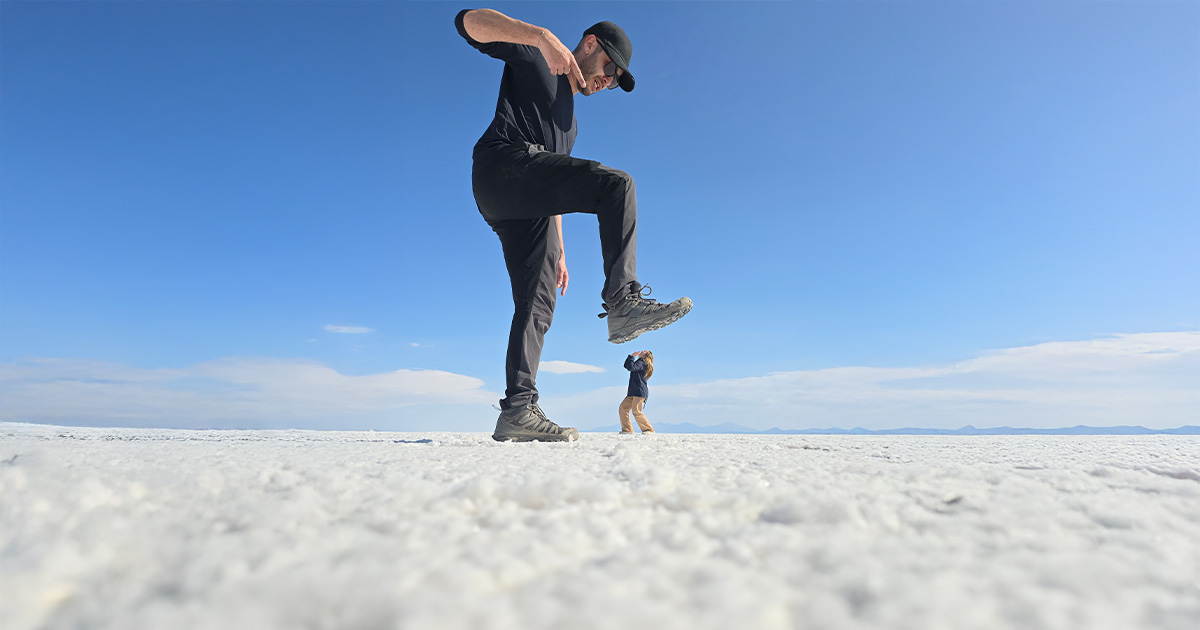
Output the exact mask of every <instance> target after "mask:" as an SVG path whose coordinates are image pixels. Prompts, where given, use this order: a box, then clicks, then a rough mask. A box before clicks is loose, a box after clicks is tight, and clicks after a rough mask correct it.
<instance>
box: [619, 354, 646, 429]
mask: <svg viewBox="0 0 1200 630" xmlns="http://www.w3.org/2000/svg"><path fill="white" fill-rule="evenodd" d="M625 369H626V370H629V389H628V390H626V395H625V400H622V401H621V406H620V407H619V408H618V409H617V415H618V416H620V418H621V433H633V425H632V424H631V423H630V422H629V412H631V411H632V412H633V418H634V419H635V420H637V423H638V428H639V429H641V430H642V433H654V427H653V426H651V425H650V420H649V419H648V418H647V417H646V414H644V413H642V407H643V406H644V405H645V404H646V399H647V398H649V397H650V386H649V385H647V384H646V381H648V380H650V377H651V376H653V375H654V353H653V352H650V351H649V350H639V351H638V352H634V353H633V354H631V355H629V356H628V357H627V358H626V359H625Z"/></svg>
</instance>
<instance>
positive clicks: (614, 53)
mask: <svg viewBox="0 0 1200 630" xmlns="http://www.w3.org/2000/svg"><path fill="white" fill-rule="evenodd" d="M588 35H595V36H596V41H599V42H600V46H601V47H602V48H604V52H606V53H608V58H609V59H612V60H613V63H615V64H617V67H618V68H620V69H621V70H622V72H621V77H620V80H619V82H620V85H621V89H622V90H625V91H626V92H632V91H633V75H632V74H630V73H629V60H630V59H632V58H633V43H632V42H630V41H629V37H628V36H626V35H625V31H624V30H622V29H621V27H620V26H617V25H616V24H613V23H612V22H597V23H596V24H595V25H593V26H592V27H591V28H589V29H588V30H586V31H584V32H583V36H584V37H587V36H588ZM616 85H617V83H616V82H614V83H612V84H610V85H609V89H612V88H613V87H616Z"/></svg>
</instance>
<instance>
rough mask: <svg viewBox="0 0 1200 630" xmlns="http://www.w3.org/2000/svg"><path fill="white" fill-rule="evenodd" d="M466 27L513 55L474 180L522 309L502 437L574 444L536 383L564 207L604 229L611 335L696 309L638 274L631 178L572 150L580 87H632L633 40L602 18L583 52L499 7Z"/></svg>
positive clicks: (472, 36) (589, 90) (481, 43)
mask: <svg viewBox="0 0 1200 630" xmlns="http://www.w3.org/2000/svg"><path fill="white" fill-rule="evenodd" d="M454 24H455V26H456V27H457V28H458V32H459V34H460V35H462V37H463V39H465V40H467V43H468V44H470V45H471V46H473V47H475V48H476V49H478V50H479V51H480V52H482V53H484V54H486V55H488V56H490V57H494V58H496V59H500V60H502V61H504V74H503V76H502V77H501V79H500V97H499V99H498V100H497V102H496V116H495V118H493V119H492V124H491V125H489V126H488V128H487V131H485V132H484V133H483V136H482V137H480V138H479V141H478V142H476V143H475V150H474V153H473V167H472V169H471V186H472V189H473V192H474V193H475V202H476V205H478V206H479V213H480V214H482V215H483V218H484V219H485V220H486V221H487V222H488V225H490V226H491V228H492V230H494V231H495V232H496V235H497V236H499V237H500V244H501V246H502V248H503V250H504V263H505V265H506V266H507V267H508V276H509V279H510V280H511V281H512V293H513V304H514V306H515V312H514V314H513V319H512V328H511V329H510V331H509V336H508V359H507V361H506V364H505V379H506V381H507V389H506V390H505V392H504V394H505V398H504V399H503V400H501V401H500V406H501V412H500V417H499V418H498V419H497V420H496V431H495V433H493V434H492V437H493V438H494V439H496V440H500V441H505V440H516V441H530V440H539V441H568V440H574V439H578V438H579V432H578V431H576V430H575V429H573V428H569V427H560V426H558V425H557V424H555V423H554V422H551V421H550V419H549V418H547V417H546V414H545V413H544V412H543V411H542V409H541V407H539V406H538V404H537V401H538V391H537V387H536V386H535V385H534V382H535V380H536V378H537V369H538V364H539V363H540V362H541V358H542V344H543V340H544V337H545V335H546V331H547V330H549V328H550V322H551V320H552V319H553V317H554V303H555V289H556V288H561V289H562V294H563V295H565V294H566V290H567V282H568V278H569V276H568V274H567V264H566V257H565V255H564V250H563V240H562V214H564V213H567V212H586V213H588V214H594V215H596V217H597V219H598V221H599V224H600V247H601V250H602V251H603V254H604V278H605V283H604V288H603V290H602V291H601V296H602V297H603V299H604V304H603V308H604V311H605V312H604V313H601V314H600V317H608V340H609V341H611V342H613V343H625V342H626V341H629V340H631V339H633V338H635V337H637V336H638V335H640V334H642V333H644V332H646V331H649V330H654V329H656V328H662V327H663V326H666V325H667V324H670V323H672V322H674V321H676V320H678V319H679V318H680V317H683V316H684V315H686V314H687V312H688V311H689V310H691V308H692V301H691V300H689V299H688V298H680V299H678V300H675V301H674V302H671V303H670V304H659V303H657V302H656V301H654V300H651V299H648V298H646V297H645V296H646V295H648V294H649V287H645V288H644V289H643V287H642V285H641V284H640V283H639V282H638V280H637V265H636V249H637V200H636V197H635V195H634V185H633V178H632V177H630V176H629V174H628V173H625V172H623V171H619V170H617V169H614V168H609V167H607V166H604V165H603V164H600V163H599V162H593V161H590V160H581V159H578V158H573V157H571V147H572V146H573V145H574V144H575V132H576V124H575V100H574V97H575V94H577V93H578V94H583V95H584V96H591V95H592V94H596V93H598V92H601V91H602V90H605V89H613V88H616V87H618V86H620V87H621V89H623V90H625V91H626V92H630V91H632V90H633V86H634V80H633V75H632V74H631V73H630V72H629V60H630V58H631V57H632V56H633V44H632V43H630V41H629V38H628V37H627V36H626V35H625V31H624V30H622V29H621V27H619V26H617V25H616V24H613V23H612V22H600V23H598V24H596V25H594V26H592V27H591V28H589V29H587V30H586V31H584V33H583V39H581V40H580V41H579V45H578V46H576V47H575V50H574V51H571V50H568V49H567V47H566V46H564V45H563V44H562V42H560V41H559V39H558V38H557V37H555V36H554V35H553V34H552V33H551V32H550V31H549V30H547V29H544V28H541V27H538V26H533V25H532V24H526V23H525V22H521V21H519V20H515V19H512V18H510V17H508V16H506V15H504V14H502V13H499V12H497V11H493V10H491V9H475V10H471V9H466V10H463V11H461V12H459V14H458V15H457V16H456V17H455V18H454Z"/></svg>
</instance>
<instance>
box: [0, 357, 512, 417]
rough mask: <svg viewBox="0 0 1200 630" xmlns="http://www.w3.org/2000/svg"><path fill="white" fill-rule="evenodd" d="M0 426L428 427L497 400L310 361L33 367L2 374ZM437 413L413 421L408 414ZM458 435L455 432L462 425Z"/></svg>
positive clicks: (423, 379)
mask: <svg viewBox="0 0 1200 630" xmlns="http://www.w3.org/2000/svg"><path fill="white" fill-rule="evenodd" d="M0 397H2V398H3V399H4V401H5V402H4V405H3V408H0V420H9V421H33V422H64V423H70V424H97V425H106V424H107V425H113V424H120V425H124V426H167V427H222V426H263V425H272V426H314V427H317V428H336V427H339V426H345V423H346V422H349V423H351V424H353V423H361V422H363V421H365V420H368V419H369V420H379V419H383V420H389V419H394V418H404V417H410V416H411V417H423V418H424V422H425V425H426V426H427V427H434V426H437V427H440V428H441V430H452V429H451V427H453V426H454V424H453V423H447V422H445V420H447V419H448V418H450V417H452V416H454V415H455V413H461V412H453V413H451V412H447V411H446V408H448V407H454V406H464V405H474V406H478V407H479V408H480V413H479V414H476V415H478V416H479V417H485V416H490V415H491V413H490V410H487V407H486V405H489V404H491V403H492V402H494V401H495V400H496V399H497V398H498V395H497V394H496V393H494V392H489V391H487V390H485V389H484V388H483V381H481V380H480V379H477V378H473V377H470V376H464V375H461V374H454V373H451V372H442V371H438V370H396V371H393V372H384V373H380V374H366V375H361V376H353V375H347V374H342V373H340V372H338V371H336V370H334V369H333V368H330V367H328V366H325V365H323V364H320V363H317V362H312V361H287V360H277V359H221V360H218V361H211V362H207V363H201V364H198V365H194V366H190V367H186V368H179V369H157V370H147V369H139V368H131V367H127V366H122V365H116V364H110V363H101V362H93V361H69V360H54V359H38V360H32V361H22V362H19V363H16V364H9V365H4V366H0ZM418 407H421V408H439V409H440V411H438V410H435V411H432V412H428V413H418V412H416V411H414V409H415V408H418ZM459 428H462V427H461V426H460V427H459Z"/></svg>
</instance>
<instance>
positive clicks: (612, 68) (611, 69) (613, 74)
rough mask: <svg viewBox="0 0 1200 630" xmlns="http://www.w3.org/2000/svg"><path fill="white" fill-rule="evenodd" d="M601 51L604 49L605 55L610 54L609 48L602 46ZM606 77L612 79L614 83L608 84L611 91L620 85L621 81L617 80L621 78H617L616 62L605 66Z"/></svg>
mask: <svg viewBox="0 0 1200 630" xmlns="http://www.w3.org/2000/svg"><path fill="white" fill-rule="evenodd" d="M601 49H603V50H604V53H605V54H608V49H607V48H605V47H603V46H601ZM610 58H611V57H610ZM604 76H606V77H610V78H611V79H612V81H609V82H608V89H610V90H613V89H616V87H617V85H619V84H620V81H618V80H617V79H618V78H619V77H617V64H616V62H614V61H609V62H608V63H606V64H604Z"/></svg>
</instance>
